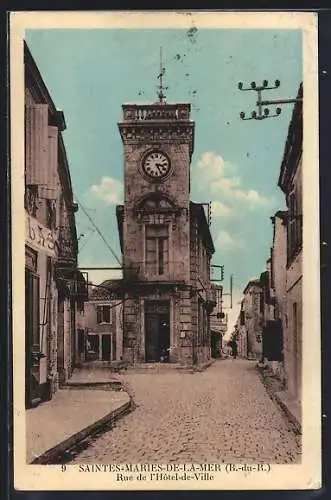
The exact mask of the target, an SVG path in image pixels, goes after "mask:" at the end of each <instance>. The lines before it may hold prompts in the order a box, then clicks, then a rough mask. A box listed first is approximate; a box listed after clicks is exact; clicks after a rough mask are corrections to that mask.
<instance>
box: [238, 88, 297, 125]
mask: <svg viewBox="0 0 331 500" xmlns="http://www.w3.org/2000/svg"><path fill="white" fill-rule="evenodd" d="M278 87H280V81H279V80H275V84H274V85H272V86H270V85H269V82H268V80H263V83H262V85H257V84H256V82H251V85H250V87H246V88H244V84H243V83H242V82H239V83H238V89H239V90H241V91H243V92H247V91H255V92H256V93H257V101H256V106H257V111H255V110H253V111H252V112H251V116H250V117H249V118H247V117H246V114H245V113H244V111H241V113H240V115H239V116H240V118H241V119H242V120H264V119H265V118H273V117H275V116H279V115H280V114H281V112H282V109H281V108H280V107H277V108H276V112H275V113H274V114H270V110H269V108H268V107H264V106H274V105H277V104H278V105H280V104H294V103H296V102H297V101H302V98H301V97H300V98H295V99H275V100H263V99H262V92H263V91H264V90H274V89H277V88H278Z"/></svg>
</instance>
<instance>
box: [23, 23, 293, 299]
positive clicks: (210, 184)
mask: <svg viewBox="0 0 331 500" xmlns="http://www.w3.org/2000/svg"><path fill="white" fill-rule="evenodd" d="M26 41H27V43H28V46H29V48H30V50H31V52H32V55H33V57H34V59H35V61H36V63H37V65H38V67H39V70H40V72H41V75H42V77H43V79H44V81H45V83H46V85H47V87H48V89H49V91H50V94H51V96H52V98H53V100H54V102H55V105H56V107H57V108H59V109H62V110H63V111H64V114H65V118H66V123H67V130H66V131H65V132H64V133H63V138H64V142H65V145H66V150H67V156H68V160H69V165H70V171H71V177H72V184H73V189H74V194H75V195H76V196H77V198H78V199H79V201H80V202H81V203H82V204H83V205H84V206H85V207H86V208H88V209H93V210H91V211H90V212H89V213H90V215H91V216H92V218H93V219H94V220H95V222H96V223H97V225H98V226H99V227H100V229H101V230H102V231H103V233H104V235H105V237H106V238H107V240H108V241H109V242H110V244H111V245H112V247H113V248H114V250H115V251H116V252H117V254H118V255H120V250H119V242H118V234H117V225H116V217H115V203H117V202H121V201H122V199H123V192H122V181H123V148H122V142H121V138H120V135H119V132H118V128H117V122H118V121H119V120H120V119H121V111H122V110H121V105H122V103H125V102H137V103H139V102H153V101H155V100H156V85H157V79H156V75H157V73H158V71H159V48H160V45H162V46H163V54H164V62H165V66H166V76H165V82H166V85H168V87H169V89H168V91H167V97H168V102H190V103H191V104H192V119H194V120H195V122H196V132H195V152H194V155H193V159H192V166H191V170H192V179H191V180H192V183H191V197H192V199H193V201H197V202H207V201H213V202H214V216H213V222H212V225H211V231H212V234H213V238H214V242H215V246H216V253H215V256H214V259H213V263H214V264H224V265H225V283H224V285H225V287H228V280H229V275H230V274H231V273H233V274H234V284H235V294H236V297H239V296H240V294H241V292H242V290H243V288H244V287H245V284H246V283H247V281H248V280H249V279H250V278H252V277H255V276H258V275H259V274H260V273H261V272H262V271H263V269H264V266H265V261H266V259H267V258H268V253H269V248H270V246H271V243H272V225H271V221H270V217H271V216H272V215H273V213H274V212H275V211H276V210H278V209H281V208H283V206H284V198H283V195H282V193H281V191H280V190H279V188H278V187H277V180H278V175H279V169H280V165H281V160H282V155H283V150H284V144H285V140H286V135H287V130H288V126H289V121H290V117H291V113H292V107H293V105H286V106H283V109H282V114H281V115H280V117H278V118H272V119H268V120H263V121H255V120H251V121H241V120H240V118H239V113H240V111H246V112H247V113H250V112H251V111H252V110H253V109H254V106H255V101H256V94H255V93H253V92H240V91H239V90H238V89H237V83H238V82H239V81H243V82H244V83H247V84H249V83H250V82H251V81H252V80H255V81H256V82H258V83H260V82H262V80H263V79H268V80H269V81H270V82H273V81H274V80H275V79H276V78H278V79H279V80H280V81H281V85H280V87H279V89H277V90H273V91H268V92H266V93H265V98H266V99H277V98H292V97H295V96H296V93H297V90H298V86H299V84H300V82H301V80H302V40H301V32H300V31H298V30H253V29H247V30H242V29H240V30H239V29H223V30H222V29H199V30H198V31H197V32H196V33H195V35H194V37H190V36H188V32H187V31H185V30H179V29H178V30H172V29H163V30H159V29H158V30H156V29H155V30H153V29H149V30H147V29H135V30H128V29H104V30H99V29H95V30H74V29H67V30H62V29H61V30H60V29H51V30H29V31H27V33H26ZM93 186H94V187H93ZM76 220H77V226H78V234H81V233H83V234H85V237H82V238H81V241H80V247H81V252H80V255H79V261H80V264H81V265H95V266H96V265H101V266H102V265H103V266H105V265H109V266H111V265H116V264H117V263H116V261H115V260H114V258H113V257H112V255H111V253H110V252H109V250H108V249H107V247H106V246H105V245H104V243H103V242H102V240H101V239H100V237H99V236H98V235H97V233H96V232H94V233H93V232H92V226H91V224H90V222H89V221H88V219H87V218H86V216H85V215H84V213H83V212H82V210H80V211H79V212H78V214H77V218H76ZM107 276H108V274H107V273H106V272H105V273H104V277H105V278H107ZM102 277H103V276H102ZM98 278H100V273H99V276H98ZM95 279H97V276H96V275H95Z"/></svg>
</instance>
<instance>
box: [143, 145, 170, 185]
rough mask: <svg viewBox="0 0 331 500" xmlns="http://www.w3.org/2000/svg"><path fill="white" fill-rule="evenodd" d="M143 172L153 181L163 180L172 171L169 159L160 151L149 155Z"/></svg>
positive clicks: (144, 163)
mask: <svg viewBox="0 0 331 500" xmlns="http://www.w3.org/2000/svg"><path fill="white" fill-rule="evenodd" d="M142 167H143V171H144V173H145V174H146V175H148V177H151V178H153V179H163V178H164V177H165V176H166V175H167V174H168V173H169V170H170V161H169V158H168V157H167V156H166V155H165V154H164V153H161V152H160V151H152V152H151V153H148V155H147V156H146V157H145V159H144V161H143V165H142Z"/></svg>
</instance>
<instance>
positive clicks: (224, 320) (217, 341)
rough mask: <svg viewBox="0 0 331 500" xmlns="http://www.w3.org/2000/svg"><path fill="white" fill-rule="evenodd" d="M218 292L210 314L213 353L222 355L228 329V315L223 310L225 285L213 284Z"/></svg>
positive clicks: (216, 355) (218, 356)
mask: <svg viewBox="0 0 331 500" xmlns="http://www.w3.org/2000/svg"><path fill="white" fill-rule="evenodd" d="M212 287H213V288H214V290H215V292H216V306H215V308H214V310H213V313H212V314H211V315H210V335H211V355H212V357H213V358H220V357H222V345H223V337H224V335H225V334H226V332H227V329H228V316H227V314H226V313H224V312H223V286H222V285H216V284H214V283H213V284H212Z"/></svg>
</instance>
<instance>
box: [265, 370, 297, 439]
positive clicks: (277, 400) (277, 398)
mask: <svg viewBox="0 0 331 500" xmlns="http://www.w3.org/2000/svg"><path fill="white" fill-rule="evenodd" d="M256 369H257V372H258V374H259V377H260V379H261V381H262V384H263V386H264V388H265V390H266V391H267V393H268V395H269V397H270V398H271V399H272V400H273V401H274V402H275V403H276V404H277V405H278V406H279V407H280V409H281V410H282V411H283V413H284V414H285V416H286V417H287V420H288V421H289V423H290V425H291V426H292V428H293V430H294V432H295V433H296V434H300V435H301V434H302V428H301V423H300V422H299V421H298V419H297V418H296V417H295V416H294V415H293V413H292V412H291V411H290V409H289V408H288V407H287V405H286V404H285V403H284V401H282V399H281V398H280V396H279V395H278V393H277V392H274V391H273V390H272V389H271V388H270V387H269V385H268V383H267V381H266V377H265V376H264V374H263V370H261V369H260V368H259V367H258V366H257V367H256Z"/></svg>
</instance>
